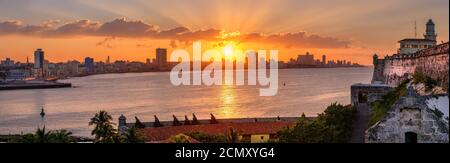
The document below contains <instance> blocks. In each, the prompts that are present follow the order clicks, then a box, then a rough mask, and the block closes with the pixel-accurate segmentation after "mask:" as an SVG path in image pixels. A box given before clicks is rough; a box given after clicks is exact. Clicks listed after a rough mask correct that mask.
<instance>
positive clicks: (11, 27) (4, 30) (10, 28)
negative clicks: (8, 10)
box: [0, 20, 22, 34]
mask: <svg viewBox="0 0 450 163" xmlns="http://www.w3.org/2000/svg"><path fill="white" fill-rule="evenodd" d="M21 27H22V22H21V21H17V20H8V21H4V22H0V34H16V33H19V30H20V28H21Z"/></svg>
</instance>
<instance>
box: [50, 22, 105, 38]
mask: <svg viewBox="0 0 450 163" xmlns="http://www.w3.org/2000/svg"><path fill="white" fill-rule="evenodd" d="M99 26H100V23H99V22H92V21H90V20H78V21H75V22H71V23H67V24H64V25H62V26H60V27H58V28H56V29H52V30H48V31H46V32H45V33H46V34H48V35H53V36H73V35H92V34H95V33H96V31H97V29H98V27H99Z"/></svg>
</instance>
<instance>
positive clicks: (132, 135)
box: [125, 127, 145, 143]
mask: <svg viewBox="0 0 450 163" xmlns="http://www.w3.org/2000/svg"><path fill="white" fill-rule="evenodd" d="M144 142H145V140H144V137H143V136H142V134H141V133H140V132H139V131H138V128H136V127H131V128H129V129H128V130H127V132H126V133H125V143H144Z"/></svg>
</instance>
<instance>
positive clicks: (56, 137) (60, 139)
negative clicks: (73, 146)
mask: <svg viewBox="0 0 450 163" xmlns="http://www.w3.org/2000/svg"><path fill="white" fill-rule="evenodd" d="M51 135H52V141H53V142H54V143H73V142H75V140H74V139H73V138H72V132H70V131H67V130H64V129H62V130H56V131H54V132H53V133H52V134H51Z"/></svg>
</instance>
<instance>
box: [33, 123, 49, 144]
mask: <svg viewBox="0 0 450 163" xmlns="http://www.w3.org/2000/svg"><path fill="white" fill-rule="evenodd" d="M34 141H35V143H50V142H51V132H46V131H45V126H44V127H43V128H42V129H40V128H38V129H37V131H36V133H35V135H34Z"/></svg>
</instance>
